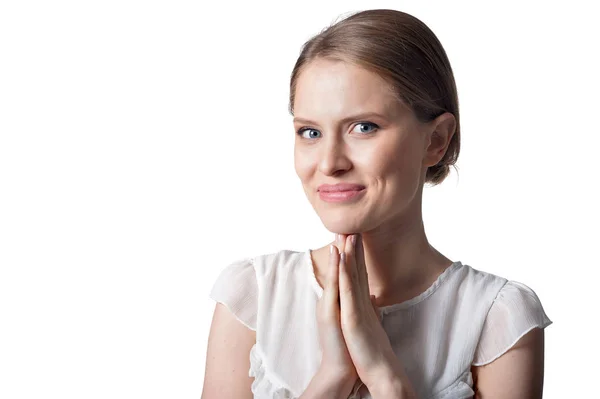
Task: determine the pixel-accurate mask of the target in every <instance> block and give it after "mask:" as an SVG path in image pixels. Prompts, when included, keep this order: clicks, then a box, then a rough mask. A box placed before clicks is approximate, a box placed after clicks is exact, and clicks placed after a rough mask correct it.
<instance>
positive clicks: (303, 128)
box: [296, 122, 379, 139]
mask: <svg viewBox="0 0 600 399" xmlns="http://www.w3.org/2000/svg"><path fill="white" fill-rule="evenodd" d="M361 125H362V126H370V127H371V130H369V131H366V132H365V131H364V130H362V129H361V130H360V133H365V134H369V133H373V130H376V129H379V126H378V125H377V124H375V123H372V122H359V123H357V124H356V125H355V126H354V127H355V128H356V127H357V126H361ZM304 132H309V133H308V134H309V135H311V134H312V132H317V133H318V134H321V132H319V131H318V130H316V129H312V128H310V127H301V128H300V129H298V131H297V132H296V134H298V135H299V136H302V137H303V138H309V139H310V138H318V137H315V136H314V135H311V136H309V137H305V136H303V134H304Z"/></svg>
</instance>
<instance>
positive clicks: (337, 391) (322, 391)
mask: <svg viewBox="0 0 600 399" xmlns="http://www.w3.org/2000/svg"><path fill="white" fill-rule="evenodd" d="M355 382H356V378H354V379H352V378H350V377H349V376H344V375H338V374H334V373H331V372H329V371H327V370H325V369H319V370H318V371H317V373H316V374H315V375H314V376H313V378H312V380H311V381H310V384H309V386H308V387H307V389H306V391H304V393H303V394H302V396H301V398H302V399H304V398H310V399H321V398H323V399H331V398H335V399H346V398H347V397H348V395H349V394H350V392H352V388H353V387H354V383H355Z"/></svg>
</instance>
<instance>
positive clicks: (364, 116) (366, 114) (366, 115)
mask: <svg viewBox="0 0 600 399" xmlns="http://www.w3.org/2000/svg"><path fill="white" fill-rule="evenodd" d="M373 116H375V117H378V118H382V119H387V117H386V116H385V115H382V114H379V113H377V112H363V113H360V114H357V115H353V116H347V117H346V118H343V119H342V120H341V121H340V122H341V123H346V122H350V121H352V120H356V119H367V118H371V117H373ZM296 122H301V123H308V124H313V125H318V123H317V122H313V121H311V120H309V119H305V118H300V117H295V118H294V123H296Z"/></svg>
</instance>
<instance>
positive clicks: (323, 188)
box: [318, 183, 366, 202]
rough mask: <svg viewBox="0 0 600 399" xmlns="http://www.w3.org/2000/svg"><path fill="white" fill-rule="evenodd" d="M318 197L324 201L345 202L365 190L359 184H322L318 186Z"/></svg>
mask: <svg viewBox="0 0 600 399" xmlns="http://www.w3.org/2000/svg"><path fill="white" fill-rule="evenodd" d="M318 191H319V197H320V198H321V199H322V200H323V201H326V202H346V201H350V200H352V199H355V198H357V197H359V196H360V195H362V194H363V193H364V192H365V191H366V190H365V186H361V185H360V184H350V183H338V184H334V185H330V184H323V185H320V186H319V188H318Z"/></svg>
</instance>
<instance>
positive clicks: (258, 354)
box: [202, 10, 551, 399]
mask: <svg viewBox="0 0 600 399" xmlns="http://www.w3.org/2000/svg"><path fill="white" fill-rule="evenodd" d="M290 113H291V114H292V115H293V116H294V129H295V131H296V133H297V135H296V141H295V152H294V160H295V169H296V173H297V175H298V177H299V178H300V181H301V183H302V185H303V187H304V190H305V193H306V196H307V198H308V200H309V201H310V203H311V205H312V206H313V208H314V210H315V211H316V212H317V214H318V216H319V217H320V219H321V220H322V222H323V224H324V225H325V227H326V228H327V229H328V230H329V231H331V232H332V233H335V239H334V241H333V242H332V243H330V244H328V245H324V246H323V247H321V248H318V249H315V250H307V251H305V252H295V251H288V250H283V251H280V252H277V253H273V254H267V255H262V256H257V257H252V258H245V259H241V260H238V261H235V262H233V263H231V264H230V265H228V267H226V268H225V269H224V270H223V271H222V273H221V274H220V276H219V278H218V279H217V281H216V282H215V285H214V286H213V289H212V291H211V297H212V298H213V299H214V300H215V301H217V305H216V309H215V313H214V318H213V322H212V326H211V331H210V337H209V342H208V351H207V361H206V375H205V381H204V392H203V396H202V397H203V398H205V399H213V398H252V397H254V398H260V399H273V398H344V399H345V398H376V399H379V398H385V399H387V398H415V397H418V398H445V399H449V398H471V397H474V396H475V397H483V398H507V399H508V398H510V399H515V398H540V397H541V396H542V386H543V364H544V335H543V329H544V328H545V327H546V326H548V325H549V324H550V323H551V321H550V320H549V319H548V317H547V316H546V314H545V313H544V310H543V308H542V305H541V303H540V301H539V299H538V297H537V296H536V294H535V293H534V292H533V291H532V290H531V289H530V288H528V287H527V286H525V285H523V284H520V283H518V282H514V281H507V280H506V279H504V278H502V277H498V276H495V275H492V274H489V273H485V272H483V271H479V270H477V269H474V268H472V267H470V266H468V265H465V264H462V263H461V262H460V261H452V260H450V259H448V258H447V257H446V256H444V255H443V254H442V253H440V252H439V251H437V250H436V249H435V248H434V247H433V246H432V245H431V244H430V243H429V241H428V239H427V237H426V234H425V229H424V226H423V217H422V213H421V205H422V193H423V187H424V184H425V183H430V184H433V185H435V184H439V183H441V182H442V181H443V180H444V179H445V177H446V176H447V175H448V173H449V167H450V166H452V165H454V164H455V162H456V160H457V158H458V154H459V149H460V123H459V110H458V98H457V90H456V86H455V82H454V78H453V74H452V69H451V67H450V63H449V61H448V58H447V56H446V53H445V51H444V49H443V47H442V45H441V44H440V42H439V41H438V39H437V38H436V36H435V35H434V34H433V33H432V32H431V30H430V29H429V28H428V27H427V26H426V25H425V24H423V23H422V22H421V21H420V20H418V19H417V18H415V17H413V16H411V15H408V14H406V13H402V12H399V11H394V10H368V11H363V12H359V13H356V14H354V15H352V16H350V17H348V18H346V19H344V20H342V21H340V22H338V23H336V24H335V25H333V26H330V27H329V28H327V29H326V30H324V31H323V32H321V33H320V34H318V35H317V36H315V37H313V38H312V39H311V40H309V41H308V42H307V43H306V44H305V45H304V47H303V49H302V52H301V54H300V56H299V58H298V60H297V62H296V65H295V67H294V69H293V71H292V75H291V82H290Z"/></svg>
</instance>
